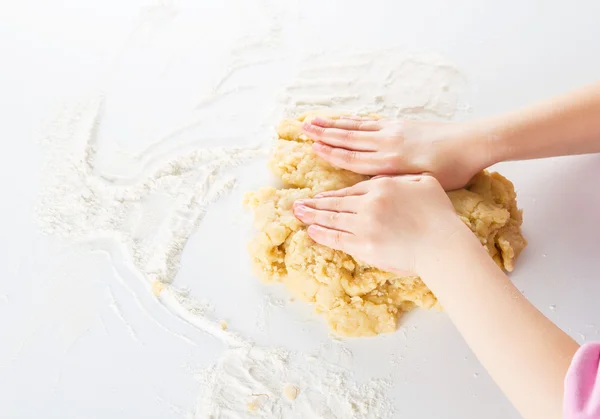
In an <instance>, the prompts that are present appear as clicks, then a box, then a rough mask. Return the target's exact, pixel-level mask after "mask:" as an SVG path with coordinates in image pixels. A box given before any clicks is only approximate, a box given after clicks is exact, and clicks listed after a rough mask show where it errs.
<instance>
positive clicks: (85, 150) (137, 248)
mask: <svg viewBox="0 0 600 419" xmlns="http://www.w3.org/2000/svg"><path fill="white" fill-rule="evenodd" d="M103 102H104V100H103V97H101V96H100V97H97V98H94V99H92V100H91V101H88V102H84V103H83V104H80V105H79V106H77V107H75V108H74V109H71V110H65V111H64V112H63V113H62V114H61V115H59V118H58V119H56V120H54V121H53V122H52V124H51V125H50V126H49V127H48V128H47V129H46V130H45V135H44V137H43V139H42V141H43V143H45V144H46V145H47V148H48V149H49V151H50V152H51V155H50V158H49V162H48V166H47V167H46V170H45V173H46V174H47V181H48V185H47V188H46V189H45V191H44V193H43V195H42V197H41V200H40V203H39V205H38V207H37V215H38V218H39V220H40V222H41V225H42V228H43V230H44V231H45V232H47V233H50V234H55V235H59V236H62V237H65V238H70V239H75V240H78V241H87V242H89V243H94V246H95V247H96V248H100V249H102V248H104V249H105V250H106V251H107V252H108V253H109V254H111V257H112V256H114V252H111V250H110V249H111V248H112V247H114V246H117V247H120V250H121V251H122V252H123V253H124V254H126V255H127V258H128V260H129V261H131V262H128V263H124V264H122V266H125V267H131V268H132V271H134V272H139V273H140V274H141V275H138V276H139V277H140V279H142V280H143V281H144V283H145V284H146V286H147V287H148V289H152V287H153V286H154V287H156V285H153V284H156V283H157V282H160V283H162V284H165V285H168V284H171V283H172V282H173V280H174V278H175V276H176V274H177V272H178V271H179V267H180V259H181V254H182V252H183V249H184V246H185V244H186V243H187V241H188V239H189V237H190V236H191V235H192V234H193V233H194V232H195V231H196V229H197V228H198V225H199V223H200V222H201V220H202V219H203V218H204V216H205V214H206V211H207V209H208V207H209V206H210V205H211V204H212V203H214V202H216V201H217V200H218V199H219V198H220V197H222V196H223V195H224V194H226V193H228V192H229V191H231V190H232V188H233V187H234V186H235V183H236V179H235V176H234V175H233V174H232V173H231V172H232V170H233V169H235V168H236V167H237V166H239V165H240V164H242V163H244V162H246V161H249V160H251V159H252V158H255V157H257V156H260V155H262V154H264V150H263V149H262V148H261V147H260V146H259V145H258V146H254V145H253V146H246V147H219V148H212V149H196V150H192V151H189V152H187V153H184V154H182V155H180V156H178V157H176V158H173V159H170V160H168V161H165V162H163V163H162V164H161V165H159V166H158V167H154V165H152V167H142V169H143V170H142V172H141V173H139V174H137V175H135V176H133V177H131V178H123V177H117V176H111V175H110V174H103V173H101V172H100V169H99V168H98V167H97V148H98V144H97V143H98V138H99V135H98V131H99V124H100V121H101V117H102V109H103ZM132 294H133V295H134V294H135V292H132ZM160 300H161V301H167V300H168V301H169V306H170V310H176V312H177V313H178V314H182V315H183V313H185V316H186V321H187V322H188V323H191V321H190V316H195V317H198V318H199V319H201V320H202V321H195V322H194V323H193V324H194V325H195V326H196V327H198V328H201V329H202V330H204V331H207V332H209V333H211V334H216V335H217V336H220V333H221V332H223V331H222V330H221V328H220V326H219V324H218V322H216V321H206V319H204V318H203V316H202V314H203V313H202V312H201V310H199V309H198V307H197V306H196V305H195V304H192V302H191V300H190V299H189V298H188V297H187V296H186V295H185V293H183V292H180V291H177V290H176V289H175V288H173V289H168V288H167V289H165V290H163V291H162V292H161V295H160ZM175 306H178V307H179V308H174V307H175ZM217 331H219V332H217ZM228 339H229V338H228V337H227V338H225V340H226V341H227V340H228ZM236 340H237V339H233V341H236Z"/></svg>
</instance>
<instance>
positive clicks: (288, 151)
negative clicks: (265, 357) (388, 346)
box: [245, 114, 527, 337]
mask: <svg viewBox="0 0 600 419" xmlns="http://www.w3.org/2000/svg"><path fill="white" fill-rule="evenodd" d="M313 116H314V115H312V114H304V115H301V116H300V117H298V118H296V119H286V120H284V121H283V122H282V123H281V124H280V126H279V128H278V134H279V139H278V140H277V142H276V144H275V151H274V153H273V155H272V158H271V161H270V163H269V166H270V168H271V170H272V171H273V172H274V173H275V174H276V175H277V176H279V177H280V178H281V179H282V180H283V182H284V183H285V184H286V188H285V189H275V188H271V187H266V188H262V189H260V190H259V191H257V192H251V193H248V194H247V195H246V197H245V204H246V205H247V206H248V207H250V208H252V209H253V210H254V219H255V227H256V229H257V230H258V233H257V235H256V237H255V238H254V239H253V240H252V241H251V243H250V245H249V251H250V254H251V256H252V261H253V270H254V272H255V274H256V275H257V276H259V277H260V278H261V279H262V280H263V281H265V282H277V283H283V284H285V285H286V287H287V288H288V289H289V290H290V291H291V292H292V293H293V294H294V295H295V296H296V297H297V298H300V299H302V300H304V301H306V302H309V303H312V304H314V306H315V309H316V311H317V313H320V314H322V315H323V316H324V317H325V319H326V320H327V322H328V324H329V327H330V328H331V330H332V331H333V332H335V333H336V334H338V335H341V336H354V337H356V336H373V335H377V334H379V333H390V332H393V331H395V330H396V327H397V322H398V318H399V317H400V315H401V314H402V313H403V312H406V311H408V310H411V309H412V308H414V307H417V306H418V307H423V308H431V307H437V308H440V307H439V304H438V302H437V300H436V298H435V296H434V295H433V294H432V293H431V291H430V290H429V289H428V288H427V287H426V286H425V284H424V283H423V282H422V281H421V279H420V278H418V277H414V276H409V277H398V276H397V275H395V274H392V273H390V272H384V271H381V270H379V269H376V268H374V267H371V266H368V265H366V264H364V263H362V262H360V261H358V260H355V259H354V258H352V257H351V256H349V255H347V254H345V253H343V252H340V251H337V250H333V249H330V248H327V247H325V246H321V245H319V244H316V243H315V242H314V241H313V240H311V238H310V237H309V236H308V234H307V232H306V227H305V226H304V225H303V224H302V223H301V222H300V221H299V220H298V219H297V218H296V217H295V216H294V214H293V213H292V204H293V203H294V201H295V200H297V199H301V198H308V197H312V196H313V195H315V194H317V193H319V192H322V191H326V190H332V189H339V188H343V187H346V186H351V185H354V184H355V183H357V182H360V181H362V180H365V179H367V178H368V177H367V176H362V175H358V174H356V173H352V172H349V171H347V170H343V169H339V168H336V167H333V166H331V165H330V164H328V163H327V162H325V161H323V160H322V159H319V158H317V157H316V156H315V155H314V154H313V153H312V151H311V141H310V140H309V139H308V138H307V137H306V136H304V134H302V133H301V132H300V125H301V121H302V120H304V119H306V118H311V117H313ZM329 116H330V117H331V116H332V115H331V114H330V115H329ZM448 195H449V197H450V199H451V201H452V204H453V205H454V207H455V209H456V212H457V213H458V215H459V216H460V218H461V220H462V221H463V222H464V223H465V224H466V225H468V226H469V228H470V229H471V230H472V231H473V232H474V233H475V234H476V235H477V237H478V238H479V240H480V241H481V244H482V245H483V246H485V247H486V248H487V250H488V252H489V254H490V256H491V257H492V258H493V259H494V260H495V261H496V263H497V264H498V265H499V266H500V267H501V268H504V269H505V270H507V271H512V269H513V267H514V261H515V258H516V257H517V256H518V255H519V253H520V252H521V250H523V248H524V247H525V246H526V244H527V243H526V241H525V239H524V238H523V236H522V234H521V230H520V226H521V222H522V218H521V212H520V211H519V209H518V208H517V203H516V194H515V191H514V187H513V185H512V183H511V182H510V181H508V180H507V179H505V178H504V177H502V176H501V175H500V174H498V173H491V174H490V173H488V172H485V171H484V172H482V173H480V174H478V175H477V176H475V178H473V180H472V181H471V182H470V183H469V185H468V186H467V187H466V188H465V189H460V190H457V191H453V192H449V193H448Z"/></svg>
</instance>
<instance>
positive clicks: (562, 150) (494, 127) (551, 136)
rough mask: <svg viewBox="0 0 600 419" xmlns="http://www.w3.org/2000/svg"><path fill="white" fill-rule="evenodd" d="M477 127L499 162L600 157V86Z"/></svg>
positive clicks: (485, 120) (575, 92) (490, 120)
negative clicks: (547, 158)
mask: <svg viewBox="0 0 600 419" xmlns="http://www.w3.org/2000/svg"><path fill="white" fill-rule="evenodd" d="M476 125H477V126H478V127H479V129H480V130H481V131H482V132H483V133H484V134H483V135H484V138H485V139H486V140H487V141H489V143H490V147H491V150H492V154H493V156H494V160H495V161H496V162H500V161H506V160H527V159H535V158H543V157H553V156H566V155H574V154H588V153H600V83H597V84H594V85H591V86H587V87H584V88H582V89H580V90H577V91H574V92H571V93H568V94H565V95H562V96H559V97H557V98H553V99H551V100H548V101H545V102H541V103H539V104H536V105H533V106H530V107H528V108H525V109H521V110H518V111H515V112H512V113H509V114H506V115H502V116H499V117H493V118H489V119H484V120H482V121H479V122H476Z"/></svg>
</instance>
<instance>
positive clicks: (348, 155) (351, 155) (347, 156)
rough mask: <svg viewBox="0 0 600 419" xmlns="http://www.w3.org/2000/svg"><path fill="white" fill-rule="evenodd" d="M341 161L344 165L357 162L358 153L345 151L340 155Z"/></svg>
mask: <svg viewBox="0 0 600 419" xmlns="http://www.w3.org/2000/svg"><path fill="white" fill-rule="evenodd" d="M342 160H344V161H345V162H346V163H353V162H355V161H356V160H358V153H357V152H356V151H353V150H346V151H344V153H343V154H342Z"/></svg>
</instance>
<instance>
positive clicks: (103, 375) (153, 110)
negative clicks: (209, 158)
mask: <svg viewBox="0 0 600 419" xmlns="http://www.w3.org/2000/svg"><path fill="white" fill-rule="evenodd" d="M599 17H600V3H599V2H597V1H593V0H590V1H585V2H584V1H579V2H572V3H567V2H555V1H552V2H548V1H531V2H523V1H514V0H509V1H503V2H482V1H475V0H471V1H469V0H461V1H444V0H437V1H412V2H408V1H393V0H380V1H371V2H365V1H331V2H327V1H312V0H310V1H302V2H300V1H276V0H251V1H241V0H239V1H206V0H205V1H199V0H195V1H184V0H181V1H173V2H168V1H166V0H165V1H164V2H160V1H157V2H152V1H141V0H136V1H117V0H111V1H108V0H105V1H82V0H69V1H66V0H65V1H42V0H39V1H31V0H20V1H17V2H15V1H6V0H5V1H3V2H2V3H1V5H0V110H1V114H0V139H1V144H2V152H1V153H0V159H1V164H0V174H1V175H0V182H1V185H2V186H1V191H2V198H1V203H0V209H1V216H2V218H1V219H2V223H1V225H2V230H1V234H0V250H1V253H0V254H1V256H0V261H1V263H0V278H2V282H1V283H2V286H1V288H0V318H1V319H2V320H1V321H0V394H1V395H2V396H1V397H0V417H2V418H25V417H27V418H29V417H36V418H169V417H187V416H191V415H192V413H191V412H193V411H194V409H195V405H196V403H197V400H198V399H199V397H200V395H201V394H202V391H203V388H202V384H201V383H200V382H198V381H197V379H196V378H195V371H198V370H199V369H201V368H204V367H208V366H210V365H211V364H213V363H214V362H215V361H216V360H217V359H218V357H219V354H220V353H221V352H222V351H223V349H224V345H223V344H222V343H221V342H220V341H219V340H216V339H214V338H212V337H211V336H209V335H207V334H205V333H203V332H201V331H199V330H197V329H196V328H194V327H193V326H191V325H189V324H186V323H184V322H181V321H180V319H178V318H177V317H176V316H175V315H173V314H171V313H169V312H168V311H165V310H164V309H162V308H161V306H159V305H158V304H156V299H155V297H154V296H153V295H152V294H151V293H150V292H149V290H148V289H147V287H144V286H143V285H142V283H141V282H140V281H137V280H136V279H135V277H134V276H133V275H132V276H131V277H130V278H121V279H119V278H117V275H116V274H115V271H114V270H113V267H112V262H111V259H110V258H109V257H108V256H107V254H106V253H102V252H98V251H97V249H95V247H94V244H89V243H87V244H81V245H76V244H75V245H74V244H73V242H70V241H68V240H62V239H60V238H57V237H53V236H47V235H44V234H42V232H41V230H40V227H39V225H38V223H37V222H36V220H35V215H34V207H35V205H36V203H37V202H38V195H39V193H40V192H41V183H42V182H41V180H42V179H41V177H42V172H41V167H42V165H43V161H44V154H43V150H42V148H41V147H40V146H39V145H38V144H37V143H36V138H38V137H39V132H40V127H41V124H42V121H44V120H46V119H47V118H50V117H51V116H52V114H53V113H55V112H56V107H57V106H60V105H61V104H62V103H71V102H73V101H76V100H79V99H80V98H82V97H86V96H87V95H94V94H97V93H98V92H100V93H102V94H103V95H104V97H105V109H104V117H103V119H102V121H101V128H100V129H101V132H100V141H99V144H98V149H99V153H101V152H104V151H105V150H111V151H110V152H106V153H108V155H104V160H105V161H106V162H107V163H106V164H107V166H106V167H107V168H109V167H110V163H111V160H112V159H118V158H120V155H119V153H118V152H115V151H114V150H121V151H123V150H124V151H126V152H128V153H136V152H139V151H140V150H143V149H145V148H146V147H147V146H148V144H149V143H150V142H152V141H155V140H156V139H157V138H159V137H160V136H161V134H164V133H168V132H170V131H173V130H175V129H177V128H179V127H181V126H183V125H185V124H186V123H189V122H193V121H195V120H197V119H198V118H199V117H201V116H202V115H201V113H202V112H205V110H204V109H200V108H199V107H198V106H197V105H198V103H199V102H200V100H201V99H202V97H203V96H204V95H206V94H207V92H206V89H207V86H211V80H212V79H214V77H215V75H217V74H220V73H222V72H223V71H225V70H226V68H227V66H228V65H230V63H229V62H228V60H230V51H231V50H232V48H234V47H235V46H236V45H237V44H238V43H239V42H241V41H244V40H245V39H246V37H247V36H250V35H251V36H252V37H254V38H256V37H258V38H259V37H260V36H261V34H262V33H266V32H267V30H268V28H269V27H270V28H271V29H273V28H275V32H276V35H277V40H278V41H277V43H275V44H274V45H270V46H269V47H268V48H269V54H271V57H272V58H273V62H272V63H266V65H265V66H262V67H260V69H259V71H258V72H257V71H254V72H253V71H252V69H250V70H249V71H248V72H244V71H241V72H239V74H238V73H236V74H235V75H234V76H235V77H240V78H241V79H240V80H241V81H240V80H238V82H240V83H242V84H243V82H244V80H243V78H244V77H248V78H249V79H251V83H253V84H254V86H253V87H252V88H250V89H248V90H246V91H244V92H242V93H243V94H240V96H239V98H238V97H237V96H235V95H233V96H232V97H231V98H228V99H227V100H224V101H223V102H224V103H220V104H217V108H216V110H213V111H212V112H213V114H214V115H217V119H216V120H212V121H209V122H208V123H209V125H210V127H211V128H210V129H209V131H210V130H212V131H214V132H213V134H214V133H219V132H221V133H222V135H223V136H225V137H227V136H230V137H232V138H234V140H232V143H231V144H220V145H236V144H238V143H239V144H241V143H244V144H252V143H256V142H261V141H268V138H244V137H243V135H244V133H245V134H251V133H247V132H246V131H245V126H246V124H247V123H248V122H247V121H252V120H253V119H259V118H265V115H267V114H268V113H269V112H270V109H271V108H272V107H273V106H274V105H275V102H276V98H277V89H278V88H279V87H280V85H281V83H283V80H285V79H286V77H288V73H289V72H290V71H291V69H290V68H289V65H286V64H289V62H290V57H293V56H294V54H295V51H303V52H307V51H309V50H310V49H311V48H314V49H315V50H316V51H323V50H325V51H336V50H342V51H352V50H361V51H365V50H366V51H368V50H371V49H380V48H402V49H404V50H406V51H410V52H415V53H436V54H440V55H442V56H443V57H445V58H446V59H447V60H449V61H450V62H452V63H454V64H455V65H456V66H457V67H458V68H460V69H461V71H462V72H463V73H464V74H465V75H466V78H467V80H468V86H467V97H466V101H467V102H468V104H469V105H470V107H471V113H470V114H467V115H465V116H462V117H465V118H475V117H478V116H484V115H490V114H494V113H498V112H503V111H507V110H510V109H513V108H515V107H519V106H523V105H525V104H528V103H530V102H532V101H536V100H540V99H543V98H546V97H549V96H551V95H554V94H557V93H561V92H564V91H567V90H569V89H572V88H575V87H578V86H581V85H583V84H585V83H589V82H592V81H594V80H597V79H598V75H599V74H600V49H599V45H600V44H599V42H600V41H599V40H600V25H598V19H599ZM273 19H275V20H278V19H281V21H279V22H276V23H277V24H276V25H275V26H273V22H272V21H271V20H273ZM269 25H271V26H269ZM265 28H267V29H265ZM254 38H253V39H254ZM292 61H293V60H292ZM228 63H229V64H228ZM215 112H216V113H215ZM263 120H266V119H263ZM198 129H200V130H201V129H202V124H199V126H193V127H191V128H189V130H187V131H185V132H183V134H182V136H183V137H182V138H183V139H182V138H175V139H174V141H179V143H174V146H177V144H186V145H187V146H190V145H191V146H192V147H203V146H207V145H215V144H203V143H202V138H204V137H206V135H205V133H199V131H195V130H198ZM203 136H204V137H203ZM238 137H240V138H242V139H241V140H240V138H238ZM175 148H176V147H175ZM113 152H114V153H116V154H114V155H111V154H110V153H113ZM465 152H468V150H465ZM106 153H105V154H106ZM159 157H160V156H159ZM100 169H102V167H100ZM498 169H499V170H500V171H501V172H502V173H503V174H504V175H506V176H507V177H509V178H510V179H511V180H512V181H513V182H514V183H515V186H516V189H517V192H518V201H519V205H520V207H521V208H523V209H524V218H525V222H524V228H523V229H524V233H525V235H526V237H527V239H528V240H529V247H528V248H527V249H526V251H525V252H524V253H523V255H522V257H521V258H520V259H519V260H518V263H517V268H516V270H515V272H514V273H513V274H512V275H511V277H512V279H513V280H514V282H515V283H516V284H517V285H518V287H519V289H521V290H522V291H523V292H524V294H525V295H526V296H527V297H528V298H530V299H531V301H532V302H533V303H534V304H535V305H536V306H537V307H538V308H539V309H540V310H541V311H542V312H543V313H544V314H546V315H547V316H548V317H549V318H550V319H552V320H553V321H555V322H556V323H557V324H558V325H559V326H560V327H562V328H563V329H564V330H566V331H567V332H568V333H569V334H570V335H571V336H573V337H574V338H575V339H576V340H577V341H578V342H580V343H581V342H584V341H589V340H600V335H599V329H600V304H598V296H600V278H599V277H598V274H599V273H600V258H598V256H597V255H598V251H599V250H600V246H599V244H598V240H597V237H598V229H599V228H600V227H599V225H598V220H600V191H599V190H598V187H597V180H598V179H600V157H599V156H586V157H577V158H564V159H549V160H545V161H537V162H523V163H508V164H502V165H500V166H499V167H498ZM135 170H136V168H132V172H135ZM106 171H109V169H106ZM266 172H267V170H266V168H265V159H264V157H262V158H258V159H254V160H253V161H251V162H250V163H248V164H245V165H242V166H241V169H240V171H239V174H240V179H239V183H238V186H237V187H236V188H235V189H234V190H233V191H232V192H231V193H230V194H227V195H225V196H224V197H222V198H221V199H220V200H219V201H218V202H217V203H216V204H215V205H214V206H211V207H210V209H209V212H208V214H207V215H206V217H205V218H204V220H203V222H202V224H201V225H200V228H199V229H198V231H197V232H196V233H195V234H194V235H193V236H192V237H191V238H190V240H189V242H188V244H187V246H186V247H185V250H184V252H183V257H182V262H181V270H180V271H179V273H178V276H177V278H176V283H179V284H185V285H188V286H189V287H190V289H191V290H192V292H193V294H194V295H195V296H198V297H204V298H206V299H207V300H209V301H210V302H211V303H212V305H213V306H214V311H215V317H217V318H221V319H226V320H227V321H228V323H229V327H230V329H231V330H233V331H235V332H237V333H240V334H241V335H244V336H246V337H248V338H249V339H252V340H254V341H256V342H257V343H259V344H261V345H268V346H278V347H283V348H291V349H299V350H302V351H306V352H311V351H313V352H314V351H315V350H317V349H318V348H327V347H328V346H327V345H328V343H327V342H329V341H330V337H329V336H328V332H327V329H326V327H325V325H324V322H323V320H322V319H321V318H319V317H318V316H317V315H315V314H313V313H312V312H311V310H310V309H309V308H308V307H307V306H305V305H304V304H302V303H299V302H294V303H288V302H287V300H286V299H285V296H286V294H285V292H284V291H283V290H282V289H281V288H280V287H277V286H267V285H262V284H260V283H259V281H258V280H257V279H256V278H254V277H253V276H252V274H251V273H250V269H249V260H248V257H247V256H246V254H245V243H246V242H247V241H248V239H249V238H250V237H251V234H252V230H251V227H250V223H251V216H250V215H249V214H248V213H247V212H244V211H243V208H242V205H241V198H242V195H243V192H244V190H245V189H250V188H256V187H259V186H261V185H262V184H264V183H265V182H266V179H268V176H267V174H266ZM120 174H121V175H124V176H127V175H128V173H120ZM129 174H130V175H131V174H132V173H129ZM116 252H117V253H118V251H116ZM118 257H119V256H116V258H117V259H118ZM121 280H123V281H124V282H120V281H121ZM124 285H127V287H125V286H124ZM130 291H133V293H132V292H130ZM265 294H274V295H276V296H277V298H281V299H283V301H285V307H283V308H281V307H272V308H270V309H269V313H270V314H269V313H267V318H266V319H263V320H262V321H263V322H266V327H263V328H262V329H259V328H257V327H256V323H257V317H260V316H262V315H264V313H262V314H261V308H260V307H261V304H264V295H265ZM473 315H477V313H473ZM152 319H154V320H152ZM402 328H403V330H402V331H399V332H397V333H395V334H393V335H387V336H380V337H377V338H370V339H355V340H345V341H343V342H342V343H337V342H335V343H333V345H343V346H345V347H346V348H348V349H349V350H350V351H351V352H352V354H353V355H352V359H351V362H350V368H351V369H353V370H355V371H358V372H360V375H361V376H362V377H366V378H369V377H386V376H387V375H388V374H389V372H390V370H393V376H394V380H395V383H394V385H393V387H392V388H391V389H390V390H389V391H388V392H387V393H386V396H387V397H388V398H389V399H390V400H391V401H392V402H393V404H394V406H395V413H394V416H393V417H398V418H421V417H422V418H461V419H464V418H515V417H518V414H517V413H516V411H515V410H514V409H513V408H512V407H511V405H510V404H509V402H508V401H507V400H506V399H505V398H504V396H503V395H502V393H501V392H500V390H499V389H498V388H497V387H496V386H495V384H494V383H493V382H492V380H491V379H490V378H489V377H488V375H487V374H486V372H485V371H484V369H483V368H482V367H481V366H480V365H479V363H478V362H477V360H476V359H475V357H474V355H473V354H472V353H471V352H470V350H469V349H468V347H467V346H466V344H465V343H464V342H463V340H462V339H461V337H460V336H459V335H458V333H457V331H456V330H455V329H454V327H453V326H452V324H451V323H450V322H449V320H448V319H447V317H446V316H445V314H444V313H438V312H433V311H431V312H425V311H416V312H413V313H411V314H410V315H409V316H407V317H406V318H405V319H404V320H403V321H402ZM175 333H177V334H179V335H183V336H185V337H187V338H188V339H189V341H186V340H184V339H182V338H181V337H178V336H176V335H175ZM507 344H508V345H518V344H519V342H508V343H507ZM329 345H330V344H329ZM499 350H501V348H499ZM392 356H393V357H394V359H395V362H394V363H393V365H391V364H390V362H389V360H390V359H391V357H392ZM346 361H347V360H346ZM519 373H520V372H515V374H519ZM522 373H526V372H525V371H524V372H522ZM301 384H302V383H300V386H301ZM330 391H331V392H335V391H336V390H335V388H332V389H331V390H330ZM249 417H251V416H249Z"/></svg>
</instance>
